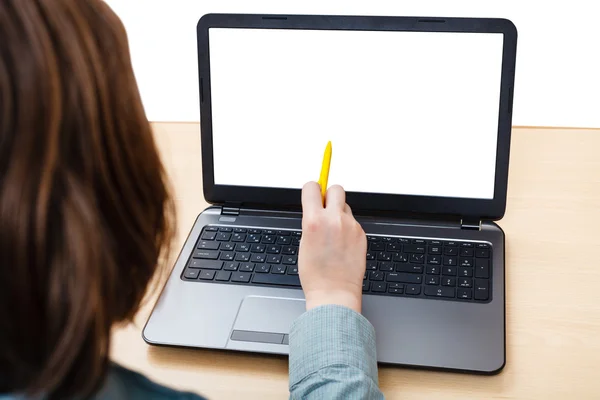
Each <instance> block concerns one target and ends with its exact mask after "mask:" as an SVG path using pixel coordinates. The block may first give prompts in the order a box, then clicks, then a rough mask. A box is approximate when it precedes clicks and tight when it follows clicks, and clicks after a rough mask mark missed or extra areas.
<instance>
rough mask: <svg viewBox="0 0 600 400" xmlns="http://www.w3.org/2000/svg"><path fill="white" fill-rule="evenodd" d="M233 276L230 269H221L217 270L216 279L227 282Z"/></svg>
mask: <svg viewBox="0 0 600 400" xmlns="http://www.w3.org/2000/svg"><path fill="white" fill-rule="evenodd" d="M229 278H231V272H229V271H219V272H217V276H216V277H215V281H222V282H227V281H228V280H229Z"/></svg>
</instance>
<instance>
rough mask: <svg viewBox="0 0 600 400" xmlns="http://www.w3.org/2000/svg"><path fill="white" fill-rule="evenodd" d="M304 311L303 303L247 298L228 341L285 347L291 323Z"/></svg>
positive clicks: (243, 302)
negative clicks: (282, 345)
mask: <svg viewBox="0 0 600 400" xmlns="http://www.w3.org/2000/svg"><path fill="white" fill-rule="evenodd" d="M305 310H306V303H305V301H304V299H288V298H280V297H263V296H248V297H246V298H245V299H244V300H243V301H242V304H241V305H240V310H239V312H238V315H237V318H236V319H235V323H234V324H233V330H232V332H231V337H230V339H231V340H234V341H242V342H257V343H274V344H288V334H289V332H290V327H291V326H292V322H294V320H295V319H296V318H298V317H299V316H300V315H302V313H303V312H304V311H305Z"/></svg>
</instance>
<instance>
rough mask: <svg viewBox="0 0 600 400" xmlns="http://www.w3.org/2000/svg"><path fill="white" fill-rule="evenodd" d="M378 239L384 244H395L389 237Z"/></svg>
mask: <svg viewBox="0 0 600 400" xmlns="http://www.w3.org/2000/svg"><path fill="white" fill-rule="evenodd" d="M380 239H381V241H382V242H385V243H394V242H395V240H394V238H391V237H382V238H380Z"/></svg>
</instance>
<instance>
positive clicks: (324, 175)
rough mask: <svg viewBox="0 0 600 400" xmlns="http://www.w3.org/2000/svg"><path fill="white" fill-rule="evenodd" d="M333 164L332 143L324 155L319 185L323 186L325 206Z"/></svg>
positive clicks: (322, 193)
mask: <svg viewBox="0 0 600 400" xmlns="http://www.w3.org/2000/svg"><path fill="white" fill-rule="evenodd" d="M330 164H331V141H329V142H328V143H327V147H325V154H323V165H322V166H321V176H320V177H319V185H320V186H321V199H322V200H323V205H325V193H326V192H327V180H328V179H329V165H330Z"/></svg>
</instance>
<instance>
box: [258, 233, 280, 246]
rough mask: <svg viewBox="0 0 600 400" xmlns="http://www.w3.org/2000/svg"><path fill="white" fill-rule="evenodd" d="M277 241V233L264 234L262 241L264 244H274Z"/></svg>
mask: <svg viewBox="0 0 600 400" xmlns="http://www.w3.org/2000/svg"><path fill="white" fill-rule="evenodd" d="M276 241H277V236H275V235H264V236H263V237H262V239H261V242H262V243H264V244H273V243H275V242H276Z"/></svg>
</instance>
